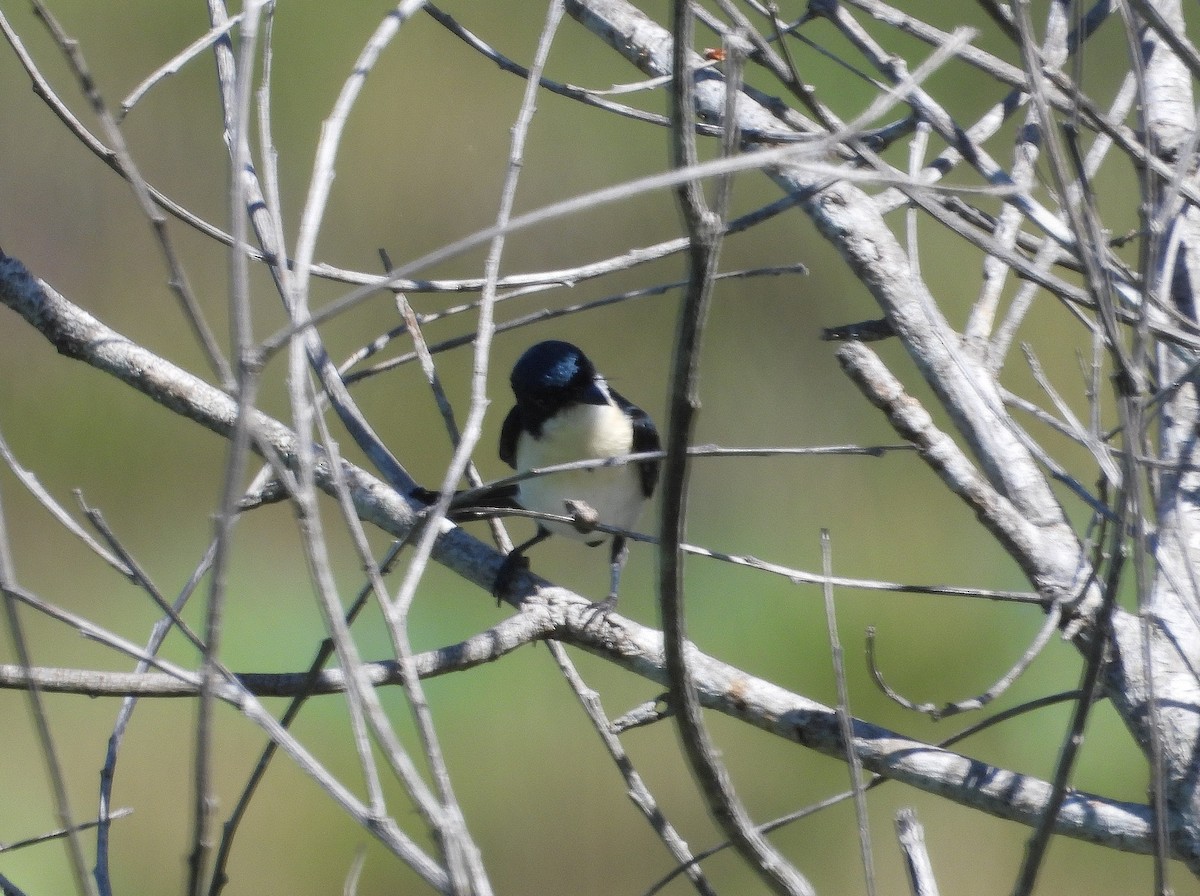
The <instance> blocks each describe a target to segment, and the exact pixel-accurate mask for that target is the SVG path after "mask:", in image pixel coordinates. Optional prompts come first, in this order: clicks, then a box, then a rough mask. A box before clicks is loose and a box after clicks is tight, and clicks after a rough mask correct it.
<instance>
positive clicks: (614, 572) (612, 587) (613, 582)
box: [587, 535, 629, 625]
mask: <svg viewBox="0 0 1200 896" xmlns="http://www.w3.org/2000/svg"><path fill="white" fill-rule="evenodd" d="M610 557H611V559H610V564H609V569H610V576H611V578H610V579H609V587H608V597H606V598H604V600H598V601H596V602H595V603H594V604H592V606H591V608H590V609H589V611H588V621H587V624H588V625H591V624H592V622H593V621H594V620H596V619H603V618H604V617H606V616H607V615H608V614H609V613H611V612H612V611H613V610H615V609H616V608H617V588H618V587H620V584H621V570H623V569H624V568H625V561H626V560H628V559H629V545H628V543H626V541H625V536H624V535H614V536H613V540H612V553H611V555H610Z"/></svg>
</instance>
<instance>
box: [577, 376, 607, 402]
mask: <svg viewBox="0 0 1200 896" xmlns="http://www.w3.org/2000/svg"><path fill="white" fill-rule="evenodd" d="M579 400H580V401H581V402H582V403H583V404H608V403H609V402H610V401H611V400H612V396H610V395H609V394H608V384H607V383H606V382H604V380H603V379H601V378H600V377H596V378H595V379H594V380H592V382H591V383H590V384H589V385H588V387H587V388H586V389H584V390H583V394H582V395H580V396H579Z"/></svg>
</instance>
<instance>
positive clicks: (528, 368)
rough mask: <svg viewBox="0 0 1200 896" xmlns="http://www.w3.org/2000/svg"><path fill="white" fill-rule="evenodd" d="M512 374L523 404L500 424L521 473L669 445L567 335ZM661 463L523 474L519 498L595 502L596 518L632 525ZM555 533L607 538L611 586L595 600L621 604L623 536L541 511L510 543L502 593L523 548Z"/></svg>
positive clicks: (523, 360) (556, 508)
mask: <svg viewBox="0 0 1200 896" xmlns="http://www.w3.org/2000/svg"><path fill="white" fill-rule="evenodd" d="M509 382H510V384H511V385H512V391H513V396H514V398H515V399H516V404H515V405H514V406H513V408H512V410H510V411H509V412H508V416H506V417H505V418H504V425H503V426H502V427H501V430H500V459H501V460H502V461H504V462H505V463H506V464H508V465H509V466H510V467H512V468H513V469H514V470H516V471H517V472H518V473H523V472H525V471H527V470H533V469H538V468H541V467H547V466H551V465H554V464H564V463H570V462H571V461H579V460H589V459H600V458H617V457H624V456H626V455H629V454H641V453H643V452H653V451H659V450H661V448H662V443H661V442H660V440H659V436H658V430H657V428H656V427H655V426H654V421H653V420H651V419H650V415H649V414H647V413H646V412H645V411H643V410H642V409H641V408H639V407H638V406H637V405H635V404H633V403H632V402H630V401H629V400H628V399H626V398H625V397H624V396H623V395H621V393H619V392H617V390H616V389H613V388H612V387H611V386H609V385H608V381H607V380H606V379H605V378H604V377H603V376H602V375H601V374H600V373H599V372H598V371H597V370H596V368H595V366H594V365H593V364H592V362H591V361H590V360H589V359H588V357H587V355H585V354H584V353H583V352H582V351H581V350H580V349H579V348H578V347H576V346H574V345H572V344H571V343H569V342H563V341H561V340H557V339H551V340H547V341H545V342H539V343H537V344H536V345H533V346H531V347H530V348H528V349H527V350H526V351H525V353H524V354H522V355H521V357H520V358H519V359H518V360H517V363H516V364H515V365H513V369H512V375H511V377H510V378H509ZM659 467H660V461H659V460H658V459H648V460H639V461H634V462H631V463H627V464H617V465H612V466H600V467H589V468H587V469H582V470H572V471H563V472H559V473H550V474H547V475H545V476H535V477H532V478H529V479H524V480H522V481H521V482H520V483H519V485H518V489H517V491H516V493H515V494H514V495H513V501H514V502H515V503H516V504H517V505H518V506H520V507H522V508H524V509H525V510H530V511H535V512H539V513H549V514H556V515H559V516H562V515H573V514H576V513H578V514H579V516H582V517H588V518H590V517H591V514H590V513H589V512H588V511H587V510H586V508H590V509H591V511H594V519H595V521H596V522H599V523H603V524H605V525H608V526H613V527H615V528H619V529H632V528H633V527H634V526H635V525H636V524H637V521H638V517H639V516H641V512H642V508H643V507H644V505H645V503H646V501H647V500H649V498H650V497H651V495H653V494H654V488H655V486H656V485H657V483H658V474H659ZM552 534H554V535H565V536H568V537H571V538H576V539H582V540H583V541H585V542H586V543H587V544H589V545H592V546H597V545H602V544H604V543H605V542H608V543H609V564H610V566H609V568H610V580H609V593H608V597H606V598H605V599H604V600H603V601H597V602H596V604H595V606H596V607H597V608H598V609H599V610H601V611H604V612H608V611H611V610H612V609H613V608H615V607H616V604H617V589H618V585H619V584H620V580H621V571H622V569H623V568H624V566H625V561H626V559H627V558H628V556H629V546H628V544H627V543H626V538H625V536H624V535H611V534H609V533H607V532H603V531H600V530H598V529H592V528H590V527H588V526H586V525H576V524H573V523H563V522H558V521H555V520H539V521H538V524H537V533H536V534H535V535H534V536H533V537H532V538H530V539H529V540H528V541H526V542H524V543H522V544H519V545H517V546H516V547H515V548H513V550H512V551H511V552H509V554H508V556H507V557H506V558H505V560H504V564H503V565H502V566H501V568H500V572H499V574H498V575H497V577H496V586H495V589H494V590H495V592H496V594H497V595H500V594H503V593H504V592H505V591H507V590H508V587H509V584H510V583H511V580H512V577H513V576H514V575H515V574H516V572H517V570H518V569H522V568H525V567H527V566H528V563H529V561H528V559H527V558H526V557H525V552H526V551H528V550H529V549H530V548H532V547H533V546H534V545H536V544H538V543H539V542H542V541H544V540H545V539H547V538H548V537H549V536H550V535H552Z"/></svg>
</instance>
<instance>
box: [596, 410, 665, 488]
mask: <svg viewBox="0 0 1200 896" xmlns="http://www.w3.org/2000/svg"><path fill="white" fill-rule="evenodd" d="M609 392H610V393H611V394H612V397H613V400H614V401H616V403H617V407H619V408H620V409H621V410H623V411H624V412H625V413H626V414H627V415H628V416H629V420H630V422H631V423H632V424H633V453H634V454H642V453H643V452H646V451H662V442H661V441H660V440H659V438H658V427H656V426H655V425H654V421H653V420H651V419H650V415H649V414H647V413H646V412H645V411H643V410H642V409H641V408H639V407H638V406H637V405H636V404H634V403H633V402H631V401H630V400H629V399H627V398H626V397H625V396H624V395H622V394H621V393H620V392H617V391H616V390H615V389H611V388H610V389H609ZM661 466H662V462H661V461H657V460H640V461H638V473H639V474H640V475H641V477H642V494H643V495H645V496H646V497H647V498H649V497H650V496H651V495H652V494H654V487H655V486H656V485H658V471H659V468H660V467H661Z"/></svg>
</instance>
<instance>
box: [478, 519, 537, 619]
mask: <svg viewBox="0 0 1200 896" xmlns="http://www.w3.org/2000/svg"><path fill="white" fill-rule="evenodd" d="M549 537H550V530H549V529H546V528H544V527H542V526H538V530H537V533H536V534H535V535H534V536H533V538H531V539H529V540H528V541H525V542H522V543H521V544H519V545H517V546H516V547H515V548H513V549H512V550H511V551H509V552H508V556H507V557H505V558H504V562H503V563H501V564H500V571H499V572H497V573H496V581H495V582H493V583H492V594H493V596H495V598H496V606H499V605H500V601H501V600H503V599H504V596H505V595H506V594H508V592H509V591H510V590H512V585H513V580H514V579H515V578H516V577H517V575H518V573H521V572H524V571H525V570H527V569H529V558H528V557H526V556H525V552H526V551H527V550H529V549H530V548H531V547H533V546H534V545H535V544H538V543H539V542H543V541H545V540H546V539H547V538H549Z"/></svg>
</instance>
